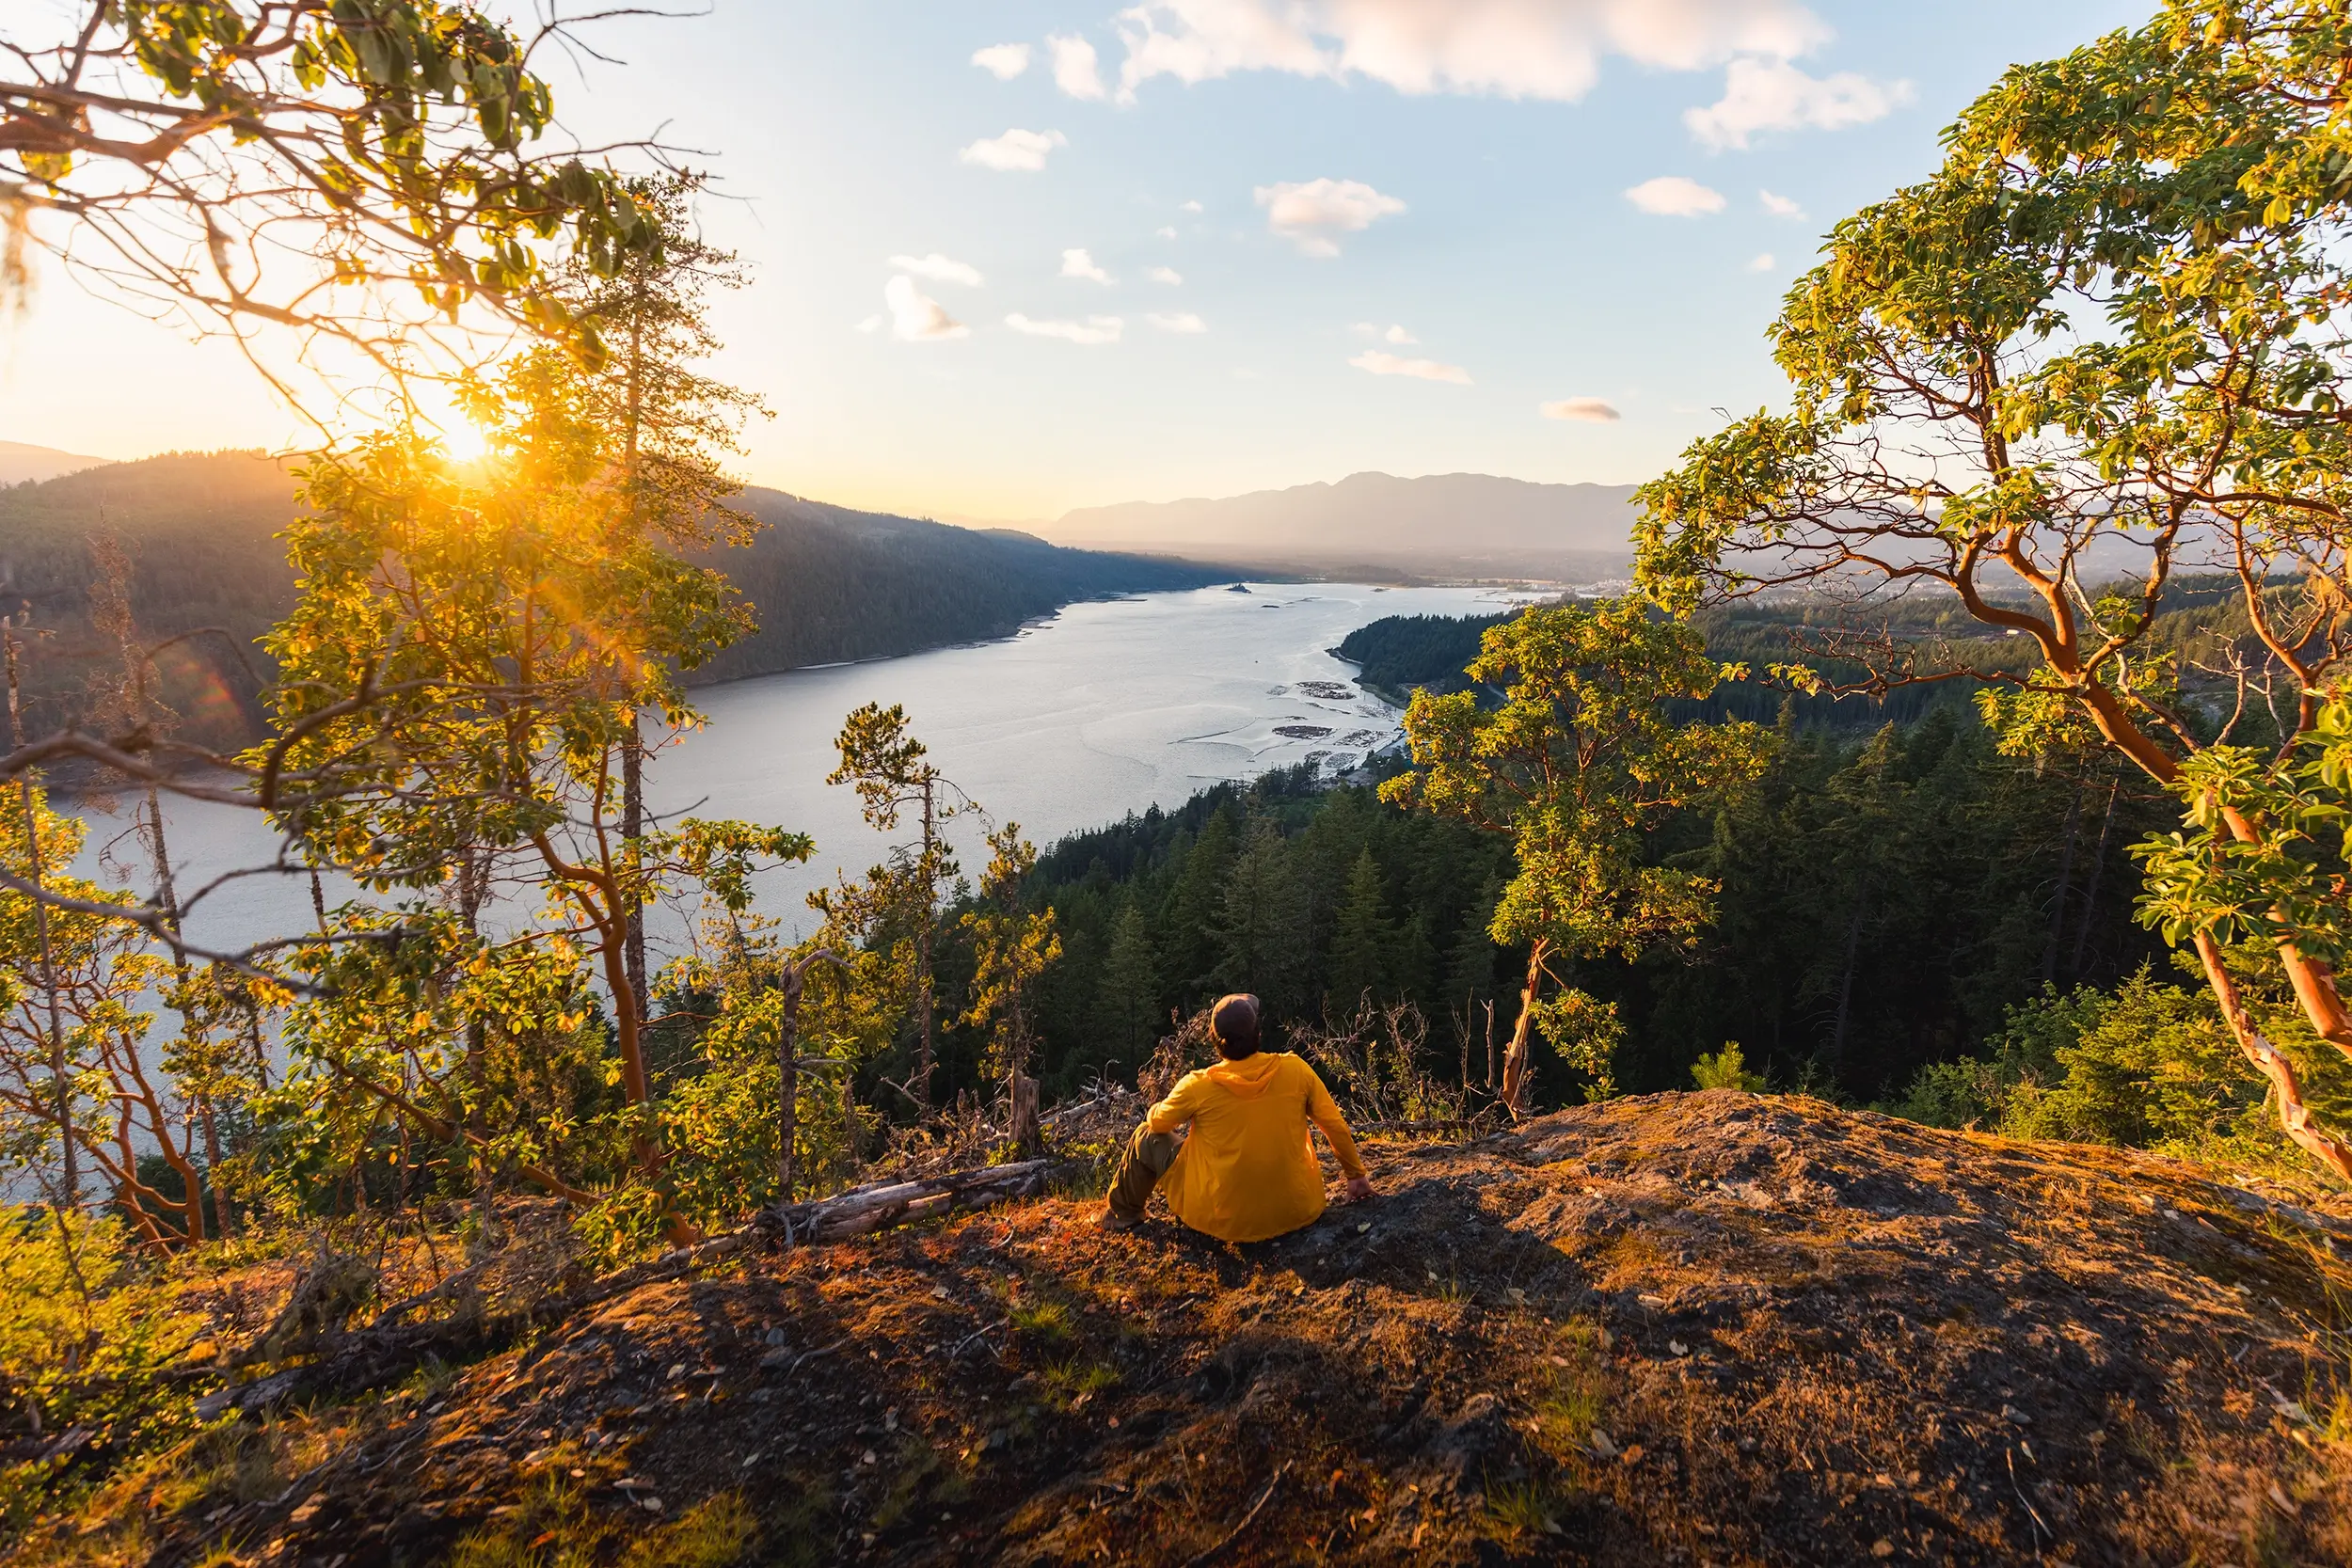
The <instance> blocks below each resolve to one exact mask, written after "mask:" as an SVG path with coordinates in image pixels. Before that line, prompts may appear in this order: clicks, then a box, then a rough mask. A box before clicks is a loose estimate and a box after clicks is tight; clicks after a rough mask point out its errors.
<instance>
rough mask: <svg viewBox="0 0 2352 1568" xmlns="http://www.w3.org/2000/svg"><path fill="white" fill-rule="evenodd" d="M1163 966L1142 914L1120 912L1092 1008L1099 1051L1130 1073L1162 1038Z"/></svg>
mask: <svg viewBox="0 0 2352 1568" xmlns="http://www.w3.org/2000/svg"><path fill="white" fill-rule="evenodd" d="M1159 1004H1160V978H1159V960H1158V958H1157V956H1156V955H1155V954H1153V952H1152V933H1151V930H1150V929H1149V927H1146V926H1145V925H1144V921H1143V911H1141V910H1139V909H1137V908H1136V906H1135V905H1134V904H1132V903H1130V904H1126V905H1124V906H1122V907H1121V908H1120V911H1119V918H1118V919H1117V920H1116V921H1115V922H1113V924H1112V926H1111V944H1110V951H1109V952H1108V953H1107V954H1106V955H1105V956H1104V959H1103V985H1102V990H1100V991H1099V992H1098V993H1097V994H1096V997H1095V1005H1094V1017H1095V1030H1096V1036H1097V1044H1098V1048H1099V1049H1100V1050H1101V1052H1102V1053H1104V1056H1105V1057H1107V1058H1108V1059H1110V1060H1113V1061H1118V1062H1122V1063H1125V1064H1126V1065H1127V1066H1129V1067H1133V1066H1135V1065H1136V1063H1138V1062H1140V1061H1142V1060H1143V1059H1144V1057H1145V1056H1146V1055H1147V1054H1149V1053H1150V1052H1151V1050H1152V1040H1153V1038H1154V1037H1155V1036H1156V1035H1157V1034H1158V1025H1159Z"/></svg>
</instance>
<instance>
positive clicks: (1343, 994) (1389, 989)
mask: <svg viewBox="0 0 2352 1568" xmlns="http://www.w3.org/2000/svg"><path fill="white" fill-rule="evenodd" d="M1388 902H1389V900H1388V894H1387V891H1386V890H1385V889H1384V888H1382V886H1381V885H1380V865H1379V863H1378V862H1376V861H1375V860H1374V859H1373V858H1372V847H1371V846H1369V845H1366V846H1365V847H1364V848H1363V849H1362V850H1360V851H1359V853H1358V854H1357V856H1356V864H1355V866H1354V867H1353V869H1351V870H1350V871H1349V872H1348V874H1347V892H1346V895H1344V896H1343V898H1342V900H1341V902H1340V917H1339V923H1338V928H1337V929H1336V930H1335V931H1334V932H1333V934H1332V938H1331V970H1330V974H1331V986H1330V990H1329V992H1328V994H1327V998H1326V1000H1327V1005H1328V1006H1330V1008H1331V1009H1332V1011H1333V1012H1335V1013H1341V1014H1344V1013H1350V1012H1353V1011H1354V1010H1355V1008H1356V1005H1357V1004H1358V1003H1359V1002H1360V1001H1362V1000H1363V999H1364V998H1365V997H1366V996H1368V995H1369V996H1372V997H1375V998H1386V997H1390V996H1392V995H1395V994H1396V993H1397V991H1398V989H1399V988H1398V986H1397V984H1396V981H1395V977H1394V976H1393V975H1392V974H1390V973H1389V964H1390V960H1391V957H1392V954H1391V947H1392V945H1393V943H1394V940H1395V933H1394V932H1393V931H1392V930H1391V927H1390V924H1389V914H1388Z"/></svg>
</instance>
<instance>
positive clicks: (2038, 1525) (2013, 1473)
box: [2009, 1449, 2058, 1541]
mask: <svg viewBox="0 0 2352 1568" xmlns="http://www.w3.org/2000/svg"><path fill="white" fill-rule="evenodd" d="M2009 1487H2010V1491H2012V1492H2014V1493H2016V1494H2017V1500H2018V1501H2019V1502H2021V1503H2024V1504H2025V1505H2026V1516H2027V1517H2028V1518H2030V1519H2032V1520H2033V1528H2035V1529H2037V1530H2040V1531H2041V1532H2042V1535H2046V1536H2048V1537H2049V1538H2050V1539H2051V1540H2053V1541H2056V1540H2057V1539H2058V1535H2057V1532H2055V1531H2054V1530H2052V1529H2051V1528H2050V1527H2049V1526H2047V1525H2045V1524H2043V1523H2042V1515H2041V1514H2039V1513H2035V1512H2034V1511H2033V1499H2032V1498H2030V1497H2026V1489H2025V1488H2024V1487H2023V1486H2020V1485H2018V1484H2017V1450H2016V1449H2010V1450H2009ZM2036 1539H2039V1537H2037V1538H2036Z"/></svg>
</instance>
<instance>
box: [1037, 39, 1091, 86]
mask: <svg viewBox="0 0 2352 1568" xmlns="http://www.w3.org/2000/svg"><path fill="white" fill-rule="evenodd" d="M1045 50H1046V53H1047V54H1049V55H1053V57H1054V85H1055V86H1056V87H1059V88H1061V90H1062V91H1064V92H1066V93H1068V94H1069V95H1070V96H1071V97H1073V98H1100V97H1102V96H1103V73H1102V72H1101V71H1099V70H1097V69H1096V68H1095V59H1094V45H1092V44H1090V43H1089V42H1088V41H1087V40H1084V39H1082V38H1071V37H1065V36H1062V35H1058V34H1057V35H1056V36H1055V37H1053V38H1049V39H1047V40H1045Z"/></svg>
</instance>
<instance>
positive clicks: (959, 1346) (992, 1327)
mask: <svg viewBox="0 0 2352 1568" xmlns="http://www.w3.org/2000/svg"><path fill="white" fill-rule="evenodd" d="M1010 1322H1012V1320H1011V1319H1010V1318H999V1319H997V1320H996V1321H995V1322H994V1323H986V1324H983V1325H982V1326H980V1327H978V1328H976V1329H974V1330H973V1331H972V1332H971V1333H969V1334H967V1335H965V1336H964V1337H963V1338H961V1339H959V1340H958V1341H956V1348H955V1349H953V1350H951V1351H949V1352H948V1353H947V1359H948V1360H950V1361H952V1360H954V1359H955V1358H956V1357H957V1356H959V1355H961V1354H963V1347H964V1346H966V1345H968V1344H970V1343H971V1342H972V1341H973V1340H975V1339H977V1338H979V1337H980V1336H981V1335H983V1334H993V1333H995V1332H996V1331H997V1330H998V1329H1000V1328H1002V1327H1004V1326H1005V1325H1006V1324H1007V1323H1010Z"/></svg>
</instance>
